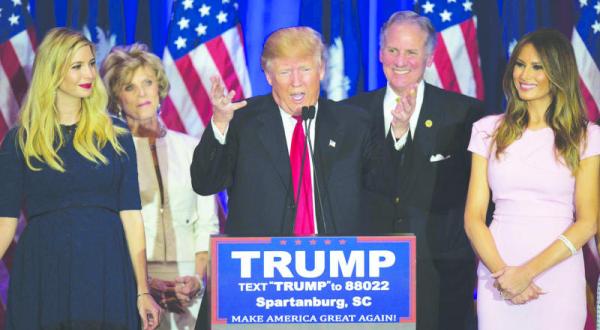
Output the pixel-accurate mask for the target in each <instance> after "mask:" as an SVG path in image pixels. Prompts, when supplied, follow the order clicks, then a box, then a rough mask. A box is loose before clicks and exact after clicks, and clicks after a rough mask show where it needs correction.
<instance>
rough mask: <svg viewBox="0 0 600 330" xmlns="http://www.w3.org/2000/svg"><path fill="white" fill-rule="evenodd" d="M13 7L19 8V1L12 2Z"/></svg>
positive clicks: (13, 0)
mask: <svg viewBox="0 0 600 330" xmlns="http://www.w3.org/2000/svg"><path fill="white" fill-rule="evenodd" d="M12 3H13V6H15V7H16V6H19V5H21V0H12Z"/></svg>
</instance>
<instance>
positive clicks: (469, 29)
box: [460, 19, 484, 100]
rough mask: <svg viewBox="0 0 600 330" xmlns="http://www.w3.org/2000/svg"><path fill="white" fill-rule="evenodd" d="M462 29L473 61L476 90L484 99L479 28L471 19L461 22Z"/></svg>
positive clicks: (479, 96) (478, 96)
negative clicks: (478, 36) (480, 65)
mask: <svg viewBox="0 0 600 330" xmlns="http://www.w3.org/2000/svg"><path fill="white" fill-rule="evenodd" d="M460 29H461V30H462V33H463V36H464V38H465V44H466V47H467V53H468V54H469V61H470V62H471V67H472V68H473V78H474V79H475V92H476V95H477V98H478V99H480V100H483V96H484V87H483V75H482V74H481V68H480V67H479V46H478V44H477V28H476V27H475V21H474V20H473V19H470V20H467V21H465V22H463V23H461V24H460Z"/></svg>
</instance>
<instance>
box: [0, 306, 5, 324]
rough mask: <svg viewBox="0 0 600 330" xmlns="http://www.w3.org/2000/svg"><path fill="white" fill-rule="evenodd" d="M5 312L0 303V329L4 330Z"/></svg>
mask: <svg viewBox="0 0 600 330" xmlns="http://www.w3.org/2000/svg"><path fill="white" fill-rule="evenodd" d="M5 310H6V307H5V306H4V304H2V302H1V301H0V329H4V326H5V323H6V317H5V316H4V314H6V312H5Z"/></svg>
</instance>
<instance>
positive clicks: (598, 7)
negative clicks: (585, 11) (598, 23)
mask: <svg viewBox="0 0 600 330" xmlns="http://www.w3.org/2000/svg"><path fill="white" fill-rule="evenodd" d="M594 9H596V14H599V15H600V1H598V2H596V5H595V6H594Z"/></svg>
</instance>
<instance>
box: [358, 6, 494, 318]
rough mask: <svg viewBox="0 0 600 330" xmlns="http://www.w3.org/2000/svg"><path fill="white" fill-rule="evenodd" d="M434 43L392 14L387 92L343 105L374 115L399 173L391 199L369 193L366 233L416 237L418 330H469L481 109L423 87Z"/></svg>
mask: <svg viewBox="0 0 600 330" xmlns="http://www.w3.org/2000/svg"><path fill="white" fill-rule="evenodd" d="M435 42H436V34H435V31H434V29H433V27H432V25H431V22H430V21H429V19H428V18H426V17H423V16H419V15H417V14H416V13H414V12H411V11H403V12H397V13H395V14H393V15H392V16H391V17H390V18H389V20H388V21H387V22H386V23H385V25H384V26H383V27H382V29H381V35H380V52H379V58H380V61H381V63H382V65H383V70H384V73H385V76H386V78H387V87H385V88H382V89H379V90H375V91H373V92H370V93H365V94H362V95H358V96H355V97H353V98H351V99H349V100H347V101H346V103H347V104H353V105H358V106H360V107H362V108H364V109H366V110H368V111H369V112H370V113H371V115H372V118H373V120H374V125H375V126H374V130H375V134H376V143H377V144H380V145H385V146H386V150H387V151H389V152H388V153H386V156H387V161H386V164H387V166H388V168H389V169H390V171H392V173H393V175H394V179H393V180H390V182H391V183H392V184H391V185H390V186H389V187H388V191H387V193H386V194H376V193H372V192H365V194H364V199H365V200H366V201H367V205H369V206H370V207H369V208H368V209H366V214H365V215H364V217H365V218H368V219H371V220H372V222H371V223H370V226H369V227H368V228H367V229H368V230H369V231H371V232H372V233H375V234H382V233H414V234H415V235H416V236H417V260H418V261H417V329H419V330H430V329H444V330H448V329H450V330H452V329H465V328H466V327H467V320H468V319H469V317H470V315H469V313H472V312H473V284H474V266H475V263H474V256H473V251H472V249H471V247H470V245H469V241H468V240H467V238H466V235H465V232H464V229H463V213H464V205H465V199H466V195H467V184H468V179H469V168H470V166H469V155H468V153H467V144H468V142H469V138H470V132H471V125H472V123H473V122H474V121H476V120H477V119H478V118H480V117H481V116H482V115H483V110H482V104H481V103H480V102H479V101H477V100H476V99H473V98H470V97H466V96H463V95H459V94H455V93H451V92H447V91H444V90H441V89H439V88H437V87H434V86H432V85H430V84H427V83H425V82H424V81H423V75H424V72H425V69H426V67H428V66H430V65H431V63H432V61H433V51H434V49H435ZM397 150H399V152H397Z"/></svg>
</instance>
